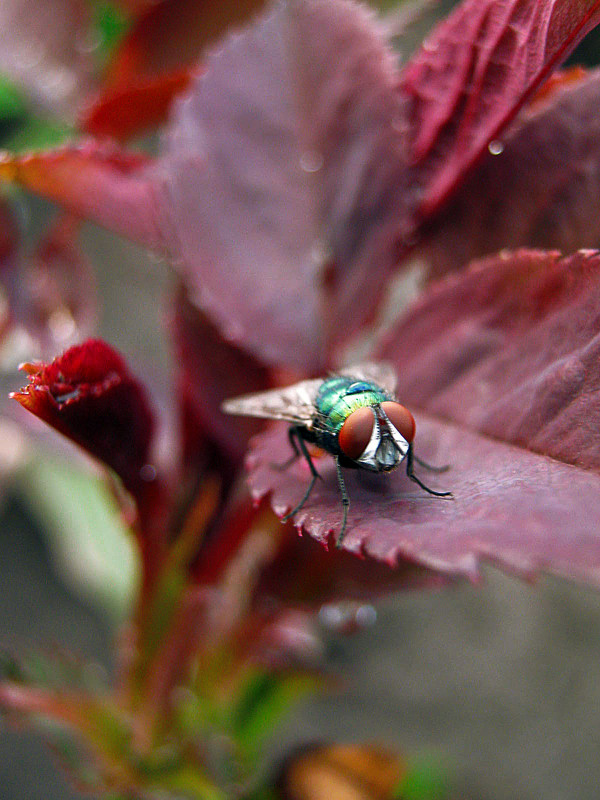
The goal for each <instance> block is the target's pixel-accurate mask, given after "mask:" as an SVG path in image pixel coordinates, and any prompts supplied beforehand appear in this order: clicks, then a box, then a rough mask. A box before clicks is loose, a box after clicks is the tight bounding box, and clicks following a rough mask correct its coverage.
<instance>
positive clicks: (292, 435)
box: [270, 425, 300, 472]
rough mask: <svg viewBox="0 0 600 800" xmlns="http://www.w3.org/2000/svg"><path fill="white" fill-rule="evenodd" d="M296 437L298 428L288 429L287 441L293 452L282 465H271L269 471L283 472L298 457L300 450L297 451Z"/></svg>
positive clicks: (294, 426) (293, 426)
mask: <svg viewBox="0 0 600 800" xmlns="http://www.w3.org/2000/svg"><path fill="white" fill-rule="evenodd" d="M297 435H298V428H297V426H296V425H292V427H291V428H288V439H289V440H290V446H291V448H292V450H293V451H294V452H293V453H292V455H291V456H290V457H289V458H288V459H287V461H284V462H283V464H271V465H270V466H271V469H275V470H277V472H285V470H286V469H287V468H288V467H291V466H292V464H293V463H294V461H296V459H297V458H298V457H299V456H300V450H298V445H297V444H296V438H295V437H296V436H297Z"/></svg>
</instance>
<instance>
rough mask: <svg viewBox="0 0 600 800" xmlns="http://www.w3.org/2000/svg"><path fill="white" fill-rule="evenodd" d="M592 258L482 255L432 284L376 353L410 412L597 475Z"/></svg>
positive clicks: (599, 448) (599, 405) (598, 376)
mask: <svg viewBox="0 0 600 800" xmlns="http://www.w3.org/2000/svg"><path fill="white" fill-rule="evenodd" d="M599 340H600V255H598V253H596V252H581V253H578V254H576V255H573V256H570V257H568V258H560V256H559V255H558V254H552V253H542V252H538V251H521V252H518V253H516V254H512V255H509V254H505V255H504V256H499V257H490V258H489V259H486V260H484V261H482V262H481V263H479V264H477V265H474V266H472V267H471V268H470V269H469V270H467V271H466V272H463V273H461V274H458V275H456V276H454V277H451V278H448V279H446V280H445V281H442V282H440V283H438V284H437V285H435V286H433V287H432V288H431V289H430V291H429V292H427V294H426V295H425V296H424V297H423V298H422V299H421V300H420V301H419V302H418V303H417V304H416V305H415V306H414V307H413V308H412V309H411V310H410V312H409V313H408V314H407V315H406V316H405V317H404V318H403V319H402V320H401V321H400V322H399V323H398V325H397V326H396V327H395V329H394V330H393V331H392V332H391V334H390V335H389V337H388V340H387V343H386V344H385V345H384V346H383V347H382V348H381V350H380V352H379V356H380V357H381V358H386V359H388V360H391V361H392V362H393V363H394V364H395V366H396V369H397V373H398V375H399V378H400V384H399V388H398V392H399V396H400V397H401V398H402V399H403V402H404V401H406V402H407V403H409V404H412V405H413V406H415V407H417V408H421V409H423V410H426V411H428V412H429V413H432V414H436V415H439V416H440V417H441V418H443V419H447V420H452V421H453V422H457V423H459V424H461V425H463V426H465V427H466V428H469V429H471V430H477V431H479V432H482V433H485V434H487V435H489V436H491V437H494V438H495V439H500V440H502V441H506V442H511V443H513V444H517V445H519V446H521V447H525V448H528V449H530V450H535V451H536V452H538V453H543V454H545V455H548V456H551V457H552V458H554V459H558V460H560V461H564V462H567V463H569V464H575V465H577V466H580V467H582V468H585V469H592V470H598V469H599V468H600V357H599V356H600V344H599Z"/></svg>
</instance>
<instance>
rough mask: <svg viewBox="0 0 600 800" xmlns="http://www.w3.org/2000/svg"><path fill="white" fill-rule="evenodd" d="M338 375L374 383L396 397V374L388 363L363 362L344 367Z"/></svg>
mask: <svg viewBox="0 0 600 800" xmlns="http://www.w3.org/2000/svg"><path fill="white" fill-rule="evenodd" d="M338 374H339V375H344V376H346V377H348V378H360V380H363V381H368V382H369V383H374V384H375V385H376V386H380V387H381V388H382V389H383V390H384V392H386V393H387V394H390V395H394V394H395V392H396V384H397V382H398V379H397V377H396V372H395V370H394V368H393V367H392V365H391V364H388V363H387V362H386V361H380V362H377V361H361V362H360V363H359V364H351V365H350V366H349V367H343V368H342V369H340V370H338Z"/></svg>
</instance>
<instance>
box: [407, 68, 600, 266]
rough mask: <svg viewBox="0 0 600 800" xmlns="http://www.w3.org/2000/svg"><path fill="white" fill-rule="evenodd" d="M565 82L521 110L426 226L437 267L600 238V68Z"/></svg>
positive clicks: (427, 252) (426, 249)
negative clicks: (515, 250) (498, 253)
mask: <svg viewBox="0 0 600 800" xmlns="http://www.w3.org/2000/svg"><path fill="white" fill-rule="evenodd" d="M562 87H565V84H564V83H563V84H561V85H559V87H558V88H557V87H556V85H554V90H553V91H552V94H550V95H549V96H548V94H546V96H545V97H543V98H539V99H538V100H537V101H536V105H535V107H534V109H533V110H531V111H528V112H527V113H525V114H523V115H522V116H521V118H520V119H519V120H518V127H516V128H514V129H513V130H511V131H510V132H509V133H508V134H507V135H506V136H505V137H503V138H502V143H501V144H498V147H497V150H496V152H497V154H496V155H493V156H492V155H488V156H487V157H486V158H485V160H484V161H482V162H481V164H480V165H479V166H478V167H476V169H475V170H474V172H473V173H472V175H470V176H469V178H467V180H466V181H465V183H464V184H463V185H462V186H461V187H460V189H459V190H458V192H457V193H456V194H455V196H454V197H453V200H452V204H451V205H449V206H448V207H447V209H445V210H444V211H443V212H442V214H441V215H440V216H438V217H437V218H436V219H434V220H432V221H431V223H430V224H429V225H428V227H427V229H426V230H424V231H423V242H424V244H423V245H422V247H421V248H420V254H421V255H422V256H423V257H424V258H426V259H427V260H428V263H429V265H430V270H431V273H432V274H434V275H441V274H443V273H445V272H448V271H450V270H453V269H458V268H459V267H461V266H463V265H464V264H467V263H468V262H469V261H471V260H472V259H474V258H478V257H481V256H483V255H487V254H488V253H494V252H496V251H498V250H500V249H502V248H515V247H519V246H522V245H534V246H537V247H546V248H549V247H556V248H558V249H560V250H563V251H565V252H570V251H572V250H575V249H577V248H579V247H594V246H595V245H596V244H597V243H598V241H600V216H599V215H598V207H599V205H600V149H599V147H598V142H599V140H600V136H599V134H600V127H599V125H598V114H597V107H598V103H599V102H600V72H598V71H596V72H594V73H592V74H591V75H589V76H587V77H586V78H585V79H582V78H581V77H580V78H579V81H578V82H576V83H574V84H572V85H567V86H566V87H565V88H562ZM500 151H501V152H500Z"/></svg>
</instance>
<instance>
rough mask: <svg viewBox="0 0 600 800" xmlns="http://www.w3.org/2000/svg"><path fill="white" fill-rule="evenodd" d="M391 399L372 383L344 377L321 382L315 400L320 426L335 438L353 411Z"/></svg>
mask: <svg viewBox="0 0 600 800" xmlns="http://www.w3.org/2000/svg"><path fill="white" fill-rule="evenodd" d="M390 399H391V398H390V397H389V396H388V395H387V394H386V393H385V392H384V391H383V390H382V389H380V388H379V386H376V385H375V384H373V383H369V382H367V381H358V380H355V379H353V378H348V377H345V376H340V377H334V378H328V379H327V380H326V381H323V384H322V386H321V388H320V389H319V392H318V394H317V398H316V400H315V407H316V410H317V413H318V415H319V422H320V424H321V425H322V426H323V427H324V428H325V429H326V430H327V431H329V432H330V433H332V434H334V435H336V436H337V434H338V433H339V432H340V430H341V428H342V425H343V424H344V422H346V420H347V419H348V417H349V416H350V414H352V412H353V411H357V410H358V409H359V408H364V407H368V408H370V407H373V406H375V405H378V404H379V403H382V402H383V401H384V400H390Z"/></svg>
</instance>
